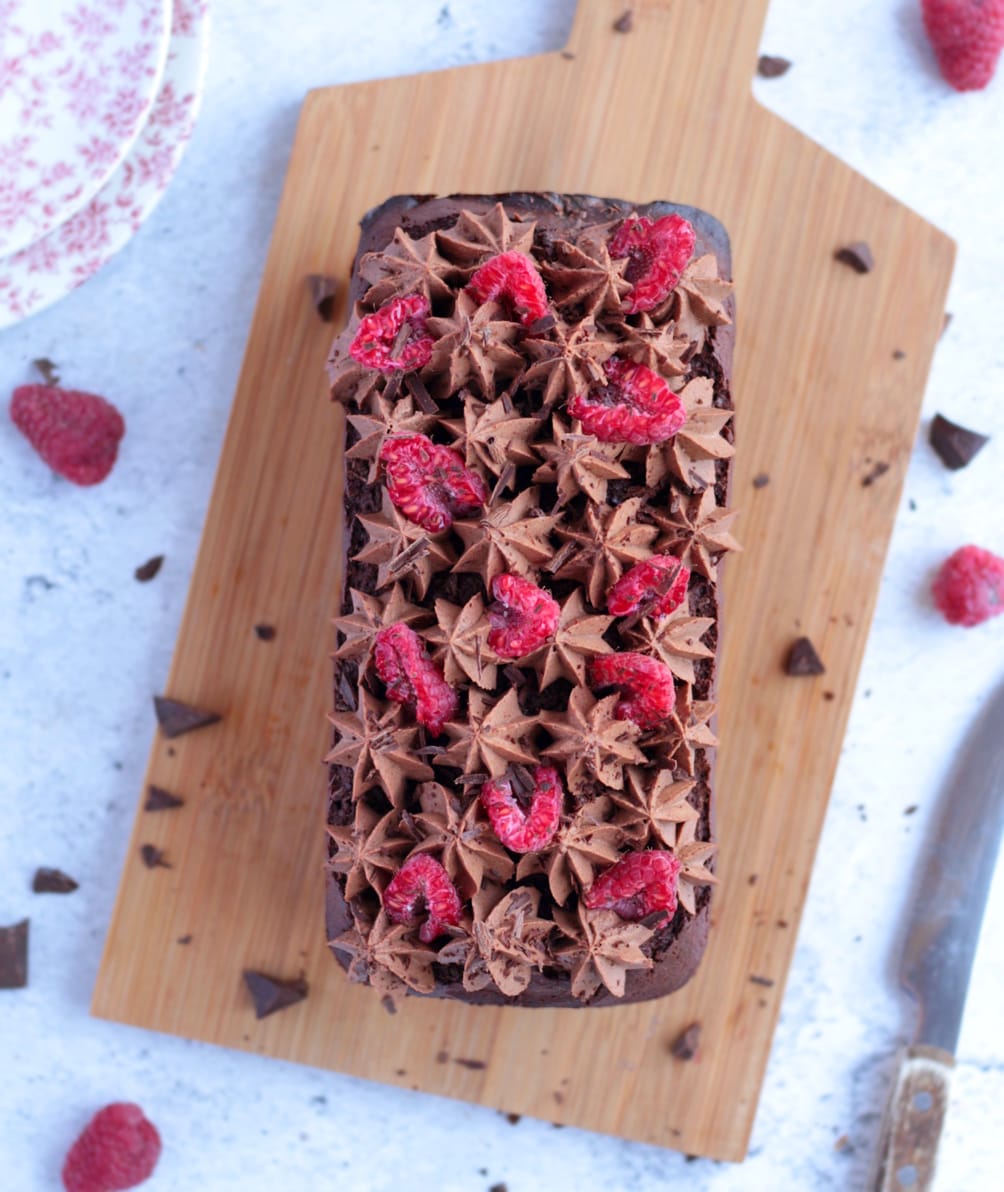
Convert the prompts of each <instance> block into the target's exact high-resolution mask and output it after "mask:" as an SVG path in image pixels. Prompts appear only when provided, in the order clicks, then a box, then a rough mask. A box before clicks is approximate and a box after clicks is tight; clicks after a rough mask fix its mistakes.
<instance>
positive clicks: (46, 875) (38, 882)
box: [31, 868, 80, 894]
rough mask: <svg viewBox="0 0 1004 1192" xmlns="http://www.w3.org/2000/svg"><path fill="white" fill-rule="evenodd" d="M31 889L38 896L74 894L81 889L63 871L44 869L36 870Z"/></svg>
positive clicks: (78, 884)
mask: <svg viewBox="0 0 1004 1192" xmlns="http://www.w3.org/2000/svg"><path fill="white" fill-rule="evenodd" d="M31 888H32V890H34V891H35V893H36V894H72V893H73V891H74V890H79V889H80V883H79V882H75V881H74V880H73V878H72V877H70V875H69V874H68V873H64V872H63V871H62V870H61V869H44V868H42V869H36V870H35V876H34V877H33V878H32V882H31Z"/></svg>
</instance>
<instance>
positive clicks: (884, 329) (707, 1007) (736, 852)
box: [93, 0, 954, 1160]
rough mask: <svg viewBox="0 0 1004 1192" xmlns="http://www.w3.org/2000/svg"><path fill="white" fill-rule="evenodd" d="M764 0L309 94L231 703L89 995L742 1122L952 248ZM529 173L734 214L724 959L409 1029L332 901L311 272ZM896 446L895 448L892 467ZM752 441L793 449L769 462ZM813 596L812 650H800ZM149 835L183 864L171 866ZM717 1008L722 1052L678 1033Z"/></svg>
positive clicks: (256, 429) (136, 843)
mask: <svg viewBox="0 0 1004 1192" xmlns="http://www.w3.org/2000/svg"><path fill="white" fill-rule="evenodd" d="M766 5H767V0H702V2H700V3H698V2H696V0H690V2H688V3H683V2H681V0H634V2H633V3H632V4H631V5H630V6H631V8H632V9H633V14H634V28H633V31H631V32H629V33H619V32H615V31H614V30H613V28H612V26H613V22H614V21H615V20H616V18H617V17H618V16H619V15H620V14H621V13H622V12H623V10H624V8H625V7H626V0H581V2H580V5H579V11H578V14H577V18H576V23H575V28H574V31H573V34H572V37H571V40H570V42H569V44H568V46H567V48H566V50H565V51H563V52H560V53H554V54H548V55H544V56H542V57H538V58H532V59H523V60H515V61H508V62H500V63H495V64H492V65H484V66H474V67H467V68H463V69H456V70H449V71H443V72H440V73H436V74H425V75H417V76H413V77H409V78H400V79H393V80H384V81H380V82H373V83H363V84H358V85H353V86H347V87H335V88H329V89H325V90H321V91H315V92H312V93H311V94H310V95H308V97H307V99H306V102H305V103H304V106H303V112H302V116H301V119H300V125H299V129H298V132H297V136H296V142H295V145H294V147H293V155H292V159H291V162H290V166H289V174H288V177H287V180H286V187H285V191H284V193H283V198H282V204H281V207H280V209H279V215H278V219H277V221H276V227H275V233H274V237H273V240H272V246H271V250H270V252H269V256H268V262H267V265H266V269H265V276H264V279H263V282H262V288H261V295H260V297H259V301H258V307H257V310H256V313H255V317H254V322H253V324H252V327H251V332H250V337H249V340H248V348H247V353H246V356H245V359H244V367H243V370H242V373H241V379H240V383H239V386H238V389H237V394H236V397H235V399H234V407H233V413H232V416H231V420H230V427H229V430H228V432H227V437H226V442H225V445H224V448H223V455H222V459H221V462H220V468H219V474H218V476H217V480H216V487H215V490H214V492H213V497H212V503H211V505H210V509H209V516H208V520H207V522H206V528H205V533H204V536H203V540H202V547H201V551H200V554H199V559H198V564H197V566H196V569H195V574H194V576H193V579H192V587H191V592H190V595H189V601H188V607H187V610H186V613H185V618H184V622H183V624H182V627H181V632H180V634H179V637H178V644H177V650H176V652H175V656H174V662H173V665H172V667H171V673H170V676H169V678H168V681H167V685H166V691H167V692H168V693H169V694H170V695H173V696H175V697H177V698H179V699H182V700H186V701H189V702H192V703H195V704H198V705H200V706H204V707H207V708H211V709H214V710H217V711H219V712H222V713H223V721H222V723H221V724H218V725H215V726H213V727H211V728H207V729H203V730H202V731H200V732H196V733H192V734H190V735H188V736H185V737H182V738H180V739H178V740H177V741H175V742H173V743H171V742H168V741H167V740H165V739H164V738H163V737H161V736H159V735H158V736H157V737H156V739H155V741H154V745H153V750H152V753H151V757H150V763H149V769H148V772H147V775H146V782H152V783H156V784H157V785H160V786H163V787H166V788H167V789H168V790H171V791H174V792H177V793H178V794H181V795H183V796H184V798H185V800H186V803H185V806H184V807H183V808H182V809H180V810H177V811H170V812H160V813H148V812H143V811H142V810H140V811H139V812H138V815H137V819H136V826H135V830H134V833H133V838H132V844H131V847H130V851H129V859H128V861H127V864H126V868H125V873H124V876H123V879H122V885H121V889H120V891H119V898H118V904H117V906H116V910H115V914H114V917H113V920H112V924H111V928H110V930H109V933H108V939H107V943H106V947H105V953H104V958H103V962H102V967H101V973H100V976H99V979H98V983H97V988H96V990H95V994H94V1003H93V1010H94V1013H95V1014H98V1015H101V1016H104V1017H108V1018H113V1019H116V1020H119V1021H122V1022H128V1023H133V1024H135V1025H137V1026H143V1027H149V1028H153V1029H155V1030H161V1031H168V1032H171V1033H174V1034H179V1035H185V1036H188V1037H191V1038H196V1039H204V1040H208V1041H211V1042H214V1043H220V1044H223V1045H225V1046H229V1047H243V1048H246V1049H248V1050H251V1051H256V1052H262V1053H266V1054H269V1055H275V1056H282V1057H284V1058H287V1059H293V1060H300V1061H302V1062H304V1063H309V1064H316V1065H320V1066H323V1067H329V1068H333V1069H336V1070H338V1071H342V1072H349V1073H353V1074H355V1075H358V1076H365V1077H370V1078H372V1079H374V1080H381V1081H386V1082H388V1083H392V1084H399V1085H404V1086H407V1087H410V1088H415V1089H427V1090H430V1091H433V1092H437V1093H444V1094H447V1095H450V1096H454V1097H461V1098H464V1099H467V1100H472V1101H477V1102H480V1103H482V1104H484V1105H489V1106H496V1107H498V1108H500V1109H504V1110H507V1111H514V1112H519V1113H524V1114H531V1115H534V1116H538V1117H543V1118H549V1119H552V1120H556V1121H560V1122H565V1123H569V1124H574V1125H578V1126H584V1127H587V1128H590V1129H595V1130H600V1131H606V1132H609V1133H614V1134H620V1135H623V1136H625V1137H628V1138H634V1139H640V1140H644V1141H648V1142H654V1143H659V1144H662V1145H665V1146H670V1147H677V1148H679V1149H682V1150H686V1151H689V1152H693V1153H698V1154H703V1155H710V1156H714V1157H717V1158H724V1159H733V1160H736V1159H741V1158H742V1157H743V1155H744V1154H745V1150H746V1146H747V1142H748V1139H749V1134H750V1130H751V1126H752V1121H753V1115H754V1111H755V1107H756V1103H757V1097H758V1095H759V1090H760V1085H761V1080H762V1077H763V1072H764V1068H765V1065H766V1061H767V1054H768V1050H769V1048H770V1042H771V1036H772V1033H773V1030H774V1025H775V1022H776V1020H777V1015H778V1009H779V1007H780V1003H781V996H782V993H783V990H784V983H785V977H786V974H787V971H788V965H789V962H790V960H791V955H792V950H793V947H794V943H795V932H796V930H797V927H798V921H799V916H800V913H801V909H802V904H803V901H804V898H805V893H806V888H807V885H808V882H809V875H810V871H811V868H812V862H813V856H814V853H815V849H816V843H817V840H818V837H819V832H820V828H821V825H822V821H823V815H824V812H825V809H826V803H827V797H828V794H829V789H830V783H831V781H832V778H833V773H834V769H835V767H836V763H837V757H838V753H839V750H840V745H841V740H842V737H843V733H844V727H845V723H846V720H847V715H848V711H849V708H850V705H851V698H852V694H853V691H854V685H855V679H856V675H857V671H858V665H859V662H860V659H861V655H862V652H863V650H864V646H865V640H866V638H867V635H868V626H869V621H870V618H871V613H872V609H873V606H874V603H875V597H876V593H877V590H878V585H879V577H880V574H881V571H882V564H883V558H884V555H885V551H886V546H887V543H888V539H889V536H890V532H891V529H892V525H893V519H894V515H895V512H896V507H897V503H898V498H899V494H900V490H901V486H902V480H903V475H904V472H905V469H906V466H907V460H908V457H909V452H910V445H911V441H912V439H913V436H914V433H915V430H916V424H917V418H918V412H919V407H920V401H921V394H922V390H923V386H924V381H925V378H926V375H927V369H928V365H929V362H930V357H931V354H932V351H933V348H934V344H935V341H936V339H937V337H938V333H939V330H940V327H941V320H942V310H943V304H944V297H945V293H946V289H947V286H948V280H949V276H950V273H951V268H952V260H953V251H954V250H953V245H952V243H951V241H949V239H948V238H947V237H946V236H944V235H943V234H942V233H940V232H938V231H937V230H936V229H934V228H933V227H931V226H930V225H929V224H927V223H925V222H924V221H923V220H922V219H920V218H919V217H918V216H917V215H915V214H914V213H913V212H911V211H909V210H907V209H906V208H905V207H903V206H901V205H900V204H899V203H897V202H895V201H894V200H893V199H892V198H890V197H889V196H888V195H886V194H884V193H882V192H881V191H879V190H877V189H876V188H875V187H874V186H873V185H871V184H870V183H868V182H866V181H865V180H864V179H863V178H861V177H859V176H858V175H856V174H855V173H854V172H853V171H852V170H850V169H849V168H848V167H847V166H845V165H843V164H841V163H840V162H839V161H837V160H835V159H834V158H833V157H831V156H830V155H829V154H827V153H826V152H825V151H824V150H823V149H821V148H820V147H819V146H818V145H815V144H813V143H812V142H811V141H809V140H808V139H807V138H806V137H804V136H802V135H801V134H799V133H797V132H796V131H794V130H793V129H792V128H790V127H788V126H787V125H785V124H784V123H783V122H782V121H780V120H779V119H777V118H776V117H774V116H773V115H771V114H770V113H768V112H766V111H764V110H763V109H761V108H760V107H759V106H758V105H757V104H756V103H754V101H753V99H752V97H751V93H750V80H751V78H752V75H753V71H754V65H755V62H756V55H757V45H758V39H759V35H760V31H761V28H762V19H763V15H764V11H765V9H766ZM506 190H560V191H580V192H588V193H593V194H600V195H612V196H621V197H625V198H629V199H635V200H637V201H644V200H649V199H658V198H664V199H672V200H674V201H677V202H684V203H693V204H695V205H697V206H699V207H704V208H706V209H707V210H708V211H710V212H712V213H713V214H714V215H716V216H718V217H719V218H720V219H721V220H722V221H723V223H724V224H725V226H726V227H727V228H728V230H729V232H730V234H731V236H732V244H733V252H734V260H735V278H736V282H737V287H738V306H739V318H738V359H737V363H738V369H737V372H736V376H735V384H734V391H735V395H736V404H737V407H738V415H737V435H738V445H739V451H738V457H737V467H736V484H735V494H734V496H735V502H736V504H738V505H739V506H741V507H742V508H743V511H744V512H743V516H742V518H741V521H740V524H739V533H740V536H741V538H742V539H743V541H744V542H745V546H746V552H745V554H744V555H742V556H739V557H732V558H731V559H730V560H729V561H728V563H727V565H726V579H725V598H726V601H725V602H726V608H727V622H726V626H725V652H724V664H723V670H722V682H721V717H720V722H719V727H720V734H721V738H722V741H723V747H722V749H721V756H720V765H719V770H718V800H717V815H718V833H719V837H720V840H721V856H720V864H719V873H720V875H721V879H722V880H721V885H720V887H719V888H718V890H717V893H716V895H715V900H714V903H713V929H712V935H711V943H710V946H709V948H708V951H707V954H706V956H705V959H704V962H703V965H702V967H701V969H700V971H699V972H698V975H697V977H696V978H695V980H694V981H693V982H692V983H691V984H690V985H689V986H688V987H687V988H686V989H684V990H683V991H681V992H680V993H679V994H676V995H674V996H672V997H670V998H668V999H665V1000H663V1001H658V1002H653V1003H648V1004H642V1005H637V1006H628V1007H618V1008H614V1009H608V1010H550V1011H548V1010H515V1009H511V1008H505V1009H494V1008H475V1007H467V1006H463V1005H454V1004H449V1003H443V1002H439V1001H431V1000H418V999H409V1000H408V1003H407V1004H406V1005H405V1006H404V1008H403V1009H402V1010H401V1011H400V1012H399V1013H398V1015H397V1017H396V1018H395V1019H394V1020H393V1029H390V1023H389V1020H388V1018H387V1014H386V1011H385V1010H384V1009H383V1008H382V1007H381V1005H380V1002H379V999H378V998H377V997H376V996H375V995H374V994H373V993H372V991H371V990H369V989H367V988H362V987H357V986H350V985H349V984H348V982H347V981H346V979H345V976H344V974H343V973H342V971H341V969H340V968H339V967H338V965H336V964H335V962H334V961H333V960H332V959H331V957H330V956H329V955H328V952H327V949H326V947H325V940H324V932H323V911H322V863H323V858H324V832H323V820H324V802H325V770H324V767H323V766H322V764H321V758H322V756H323V754H324V753H325V750H326V748H327V746H328V738H329V730H328V726H327V724H326V722H325V711H326V709H327V708H328V705H329V700H330V691H329V687H330V667H329V661H328V653H329V651H330V649H332V648H333V644H334V635H333V632H332V630H331V626H330V621H331V618H332V616H333V615H334V613H335V611H336V608H337V604H338V594H339V591H340V586H341V581H340V574H339V570H340V559H341V556H342V551H341V546H340V535H341V521H342V514H341V500H342V470H341V459H340V450H339V443H340V440H341V434H342V422H341V416H340V414H339V413H338V412H336V410H335V409H334V408H332V406H331V405H329V403H328V401H327V398H326V384H325V378H324V372H323V363H324V359H325V354H326V352H327V349H328V346H329V342H330V340H331V338H332V328H331V327H329V326H326V325H324V324H322V323H321V321H320V320H319V319H318V318H317V316H316V314H315V313H314V310H313V308H312V305H311V303H310V301H309V298H308V292H307V288H306V282H305V277H306V275H307V274H309V273H313V272H320V273H330V274H334V275H335V276H337V277H341V278H345V277H347V274H348V271H349V267H350V262H351V259H352V254H353V252H354V249H355V245H356V239H357V224H358V221H359V218H360V216H361V215H362V214H363V212H364V211H365V210H366V209H367V208H368V207H370V206H372V205H374V204H376V203H378V202H380V201H382V200H383V199H384V198H386V197H387V196H388V195H392V194H395V193H399V192H427V193H432V192H438V193H449V192H451V191H467V192H495V191H506ZM857 240H866V241H868V242H869V243H870V244H871V246H872V248H873V250H874V254H875V259H876V265H875V269H874V271H873V272H872V273H870V274H868V275H864V276H862V275H859V274H857V273H855V272H853V271H852V270H851V269H849V268H848V267H847V266H845V265H841V264H838V263H836V262H835V261H834V260H833V252H834V249H835V248H836V247H838V246H840V245H842V244H846V243H848V242H850V241H857ZM342 294H343V298H342V304H343V305H344V290H343V291H342ZM343 315H344V310H343V309H342V310H340V311H339V312H338V316H337V317H338V322H339V323H340V322H341V319H342V317H343ZM900 353H905V355H904V356H900ZM878 463H883V464H888V466H889V470H888V471H887V472H886V473H885V474H884V475H882V476H880V477H878V478H877V479H875V481H874V483H870V484H866V483H865V481H866V479H867V478H868V477H869V475H871V474H873V469H874V468H875V465H876V464H878ZM760 473H766V474H768V475H769V477H770V483H769V485H768V486H767V487H763V488H759V489H756V490H755V489H754V488H753V486H752V480H753V477H754V476H756V475H757V474H760ZM258 622H269V623H271V624H274V625H275V626H276V628H277V636H276V638H275V640H274V641H272V642H262V641H260V640H258V639H257V638H256V636H255V634H254V632H253V628H252V627H253V626H254V625H255V624H256V623H258ZM800 631H801V632H805V633H807V634H809V635H810V636H811V637H812V639H813V641H814V642H815V643H816V645H817V646H818V647H819V650H820V652H821V654H822V656H823V658H824V660H825V662H826V665H827V673H826V675H825V676H824V677H822V678H821V679H815V680H811V679H791V678H787V677H785V676H784V675H783V674H782V671H781V659H782V657H783V655H784V652H785V649H786V647H787V645H788V644H789V642H790V641H791V639H792V638H793V636H795V635H796V634H797V633H798V632H800ZM141 806H142V804H141ZM144 843H152V844H154V845H156V846H157V847H159V848H162V849H163V850H164V851H165V853H166V857H167V859H168V860H169V862H170V863H171V865H172V868H170V869H164V868H157V869H147V868H145V867H144V866H143V864H142V863H141V861H140V857H139V848H140V846H141V845H142V844H144ZM189 934H190V935H191V937H192V938H191V942H190V943H189V944H187V945H182V944H179V943H178V942H177V940H178V939H179V937H184V936H186V935H189ZM245 968H258V969H263V970H265V971H268V972H272V973H276V974H280V975H286V976H290V977H295V976H297V975H299V974H300V973H301V972H303V973H305V974H306V976H307V979H308V980H309V983H310V996H309V998H308V999H307V1000H306V1001H305V1002H304V1003H303V1004H301V1005H298V1006H295V1007H293V1008H292V1009H288V1010H286V1011H285V1012H283V1013H281V1014H276V1015H274V1016H272V1017H270V1018H268V1019H265V1020H263V1021H261V1022H258V1021H256V1020H255V1018H254V1015H253V1012H252V1008H251V1003H250V1000H249V998H248V996H247V994H246V992H245V990H244V987H243V983H242V979H241V972H242V970H243V969H245ZM695 1021H698V1022H700V1023H701V1025H702V1035H701V1046H700V1051H699V1054H698V1056H697V1058H696V1059H695V1060H694V1061H692V1062H690V1063H685V1062H682V1061H679V1060H675V1059H673V1058H671V1057H670V1055H669V1053H668V1049H667V1047H668V1044H669V1042H670V1041H671V1040H672V1039H673V1038H674V1037H675V1036H676V1035H677V1033H678V1032H679V1031H680V1030H681V1029H682V1028H683V1027H685V1026H687V1025H688V1024H690V1023H692V1022H695ZM444 1055H445V1056H447V1057H449V1058H448V1059H446V1060H445V1061H444V1060H443V1058H442V1057H443V1056H444ZM471 1060H474V1061H477V1062H478V1064H483V1067H482V1066H478V1064H471V1063H468V1062H461V1061H471ZM598 1076H599V1077H600V1078H598Z"/></svg>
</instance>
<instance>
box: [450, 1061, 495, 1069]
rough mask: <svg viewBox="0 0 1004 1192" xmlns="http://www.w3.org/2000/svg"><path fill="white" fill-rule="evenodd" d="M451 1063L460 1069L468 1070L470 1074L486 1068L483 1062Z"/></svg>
mask: <svg viewBox="0 0 1004 1192" xmlns="http://www.w3.org/2000/svg"><path fill="white" fill-rule="evenodd" d="M453 1062H454V1063H455V1064H459V1065H460V1066H461V1068H470V1070H471V1071H472V1072H480V1071H481V1070H482V1069H484V1068H487V1067H488V1065H487V1064H486V1063H485V1061H484V1060H454V1061H453Z"/></svg>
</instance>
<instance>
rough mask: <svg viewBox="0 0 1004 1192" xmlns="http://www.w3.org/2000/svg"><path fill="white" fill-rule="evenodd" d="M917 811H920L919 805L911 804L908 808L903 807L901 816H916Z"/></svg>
mask: <svg viewBox="0 0 1004 1192" xmlns="http://www.w3.org/2000/svg"><path fill="white" fill-rule="evenodd" d="M919 810H920V804H919V803H911V804H910V806H909V807H904V808H903V814H904V815H916V813H917V812H918V811H919Z"/></svg>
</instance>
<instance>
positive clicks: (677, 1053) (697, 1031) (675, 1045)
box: [669, 1022, 701, 1060]
mask: <svg viewBox="0 0 1004 1192" xmlns="http://www.w3.org/2000/svg"><path fill="white" fill-rule="evenodd" d="M700 1041H701V1024H700V1023H699V1022H692V1023H691V1024H690V1026H688V1027H687V1029H686V1030H683V1031H681V1032H680V1033H679V1034H678V1035H677V1036H676V1038H675V1039H674V1040H673V1042H672V1043H670V1045H669V1054H670V1055H671V1056H673V1058H674V1059H677V1060H692V1059H693V1058H694V1056H695V1055H697V1046H698V1044H699V1043H700Z"/></svg>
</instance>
